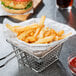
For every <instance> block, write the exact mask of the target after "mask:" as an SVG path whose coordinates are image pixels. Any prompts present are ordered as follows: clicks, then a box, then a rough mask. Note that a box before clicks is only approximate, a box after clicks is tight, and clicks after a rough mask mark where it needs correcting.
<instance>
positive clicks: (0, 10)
mask: <svg viewBox="0 0 76 76" xmlns="http://www.w3.org/2000/svg"><path fill="white" fill-rule="evenodd" d="M28 13H33V9H31V10H30V11H29V12H26V13H24V14H11V13H8V12H6V11H5V10H4V9H3V8H2V5H1V2H0V16H8V15H26V14H28Z"/></svg>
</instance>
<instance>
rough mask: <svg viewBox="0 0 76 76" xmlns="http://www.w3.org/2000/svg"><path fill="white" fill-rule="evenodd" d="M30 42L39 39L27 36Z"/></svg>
mask: <svg viewBox="0 0 76 76" xmlns="http://www.w3.org/2000/svg"><path fill="white" fill-rule="evenodd" d="M27 40H28V43H32V42H35V41H36V40H37V38H35V37H27Z"/></svg>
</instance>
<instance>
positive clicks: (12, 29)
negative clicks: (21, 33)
mask: <svg viewBox="0 0 76 76" xmlns="http://www.w3.org/2000/svg"><path fill="white" fill-rule="evenodd" d="M6 27H7V28H8V29H10V30H11V31H12V32H14V28H13V26H11V25H9V24H6Z"/></svg>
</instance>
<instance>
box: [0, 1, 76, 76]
mask: <svg viewBox="0 0 76 76" xmlns="http://www.w3.org/2000/svg"><path fill="white" fill-rule="evenodd" d="M42 15H45V16H46V17H48V18H50V19H53V20H56V21H58V22H61V23H64V24H68V25H69V26H71V27H73V28H75V29H76V8H74V7H73V8H72V10H70V11H68V10H61V9H57V8H56V2H55V0H43V3H42V4H41V5H40V6H39V7H38V8H37V10H36V11H35V13H34V15H33V16H32V17H41V16H42ZM4 18H5V17H0V23H2V21H3V19H4ZM13 21H16V20H13ZM0 33H1V31H0ZM12 50H13V49H12V47H11V45H10V44H8V43H7V42H6V41H5V39H4V37H3V35H1V34H0V57H3V56H5V55H7V54H8V53H9V52H11V51H12ZM75 51H76V36H73V37H72V38H70V39H69V40H68V41H66V42H65V43H64V45H63V48H62V51H61V54H60V57H59V61H57V62H56V63H54V64H52V65H51V66H49V67H48V68H47V69H46V70H44V71H43V72H41V73H36V72H34V71H32V70H30V69H29V68H27V67H25V68H24V67H23V66H21V65H20V66H19V65H18V62H17V58H14V59H13V60H12V61H10V62H9V63H8V64H7V65H6V66H5V67H3V68H2V69H0V76H72V74H71V72H70V70H69V68H68V64H67V58H68V56H69V55H70V54H71V53H72V52H75ZM1 63H3V62H1V61H0V64H1Z"/></svg>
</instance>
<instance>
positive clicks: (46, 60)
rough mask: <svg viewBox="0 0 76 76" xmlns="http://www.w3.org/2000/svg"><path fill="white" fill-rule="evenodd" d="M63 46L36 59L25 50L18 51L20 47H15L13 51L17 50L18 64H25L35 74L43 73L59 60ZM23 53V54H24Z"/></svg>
mask: <svg viewBox="0 0 76 76" xmlns="http://www.w3.org/2000/svg"><path fill="white" fill-rule="evenodd" d="M62 45H63V44H59V45H57V46H55V47H54V48H52V49H49V52H47V53H46V54H45V55H44V56H42V57H36V56H34V55H30V54H28V53H27V52H24V51H23V50H20V49H18V47H16V46H14V45H12V46H13V49H14V50H16V49H17V50H16V52H15V54H16V56H17V59H18V62H19V63H20V64H23V65H24V66H28V67H30V68H31V69H32V70H34V71H35V72H41V71H43V70H44V69H45V68H46V67H48V66H49V65H51V64H53V63H54V62H55V61H57V60H58V59H59V55H60V52H61V48H62ZM22 51H23V52H22ZM21 52H22V53H21Z"/></svg>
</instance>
